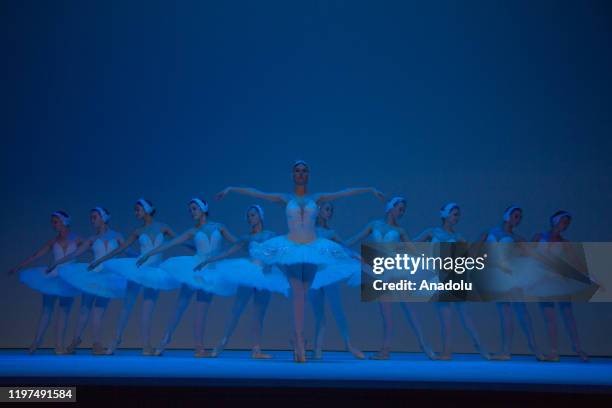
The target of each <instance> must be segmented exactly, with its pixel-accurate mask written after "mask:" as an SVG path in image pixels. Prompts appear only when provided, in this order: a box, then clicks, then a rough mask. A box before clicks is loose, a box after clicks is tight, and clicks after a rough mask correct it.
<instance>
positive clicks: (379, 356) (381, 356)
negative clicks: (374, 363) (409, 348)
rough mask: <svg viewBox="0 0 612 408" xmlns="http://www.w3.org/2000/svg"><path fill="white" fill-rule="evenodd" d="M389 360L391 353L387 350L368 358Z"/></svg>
mask: <svg viewBox="0 0 612 408" xmlns="http://www.w3.org/2000/svg"><path fill="white" fill-rule="evenodd" d="M389 358H391V352H390V351H389V349H382V350H380V351H379V352H378V353H376V354H373V355H371V356H370V357H369V359H370V360H388V359H389Z"/></svg>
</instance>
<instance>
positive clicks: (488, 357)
mask: <svg viewBox="0 0 612 408" xmlns="http://www.w3.org/2000/svg"><path fill="white" fill-rule="evenodd" d="M474 348H475V349H476V351H477V352H478V354H480V355H481V356H482V358H484V359H485V360H491V353H489V352H488V351H487V350H485V349H484V348H483V347H482V346H481V345H480V344H478V343H474Z"/></svg>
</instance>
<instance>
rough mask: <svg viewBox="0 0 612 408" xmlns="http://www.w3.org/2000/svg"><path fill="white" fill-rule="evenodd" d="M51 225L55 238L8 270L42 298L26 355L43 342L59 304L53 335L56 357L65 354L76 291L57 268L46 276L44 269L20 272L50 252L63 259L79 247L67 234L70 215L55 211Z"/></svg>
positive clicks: (75, 237)
mask: <svg viewBox="0 0 612 408" xmlns="http://www.w3.org/2000/svg"><path fill="white" fill-rule="evenodd" d="M51 226H52V227H53V229H54V230H55V232H56V236H55V237H53V238H52V239H51V240H49V241H47V243H45V244H44V245H43V246H42V247H41V248H40V249H38V251H36V252H35V253H34V254H33V255H32V256H30V257H28V258H26V259H25V260H23V261H22V262H21V263H20V264H19V265H17V266H16V267H15V268H13V269H11V270H10V271H9V275H12V274H14V273H17V272H19V271H21V272H20V274H19V278H20V280H21V282H22V283H24V284H26V285H27V286H29V287H30V288H32V289H34V290H36V291H38V292H40V293H41V295H42V309H41V311H40V317H39V318H38V328H37V329H36V335H35V337H34V341H33V342H32V345H31V346H30V347H29V348H28V353H29V354H33V353H34V352H35V351H36V349H37V348H38V347H39V346H40V344H41V343H42V341H43V339H44V336H45V333H46V331H47V328H48V327H49V324H50V323H51V318H52V317H53V314H54V311H55V305H56V303H57V304H59V314H58V321H57V323H56V324H57V326H56V333H55V334H56V335H55V354H58V355H59V354H65V353H66V350H65V348H64V339H65V337H66V329H67V327H68V317H69V316H70V310H71V309H72V304H73V302H74V297H75V296H77V295H78V294H79V291H78V290H77V289H76V288H74V287H73V286H71V285H69V284H68V283H67V282H66V281H64V280H63V279H62V278H61V277H60V276H59V274H58V272H57V269H53V270H52V271H50V272H49V273H46V270H47V268H46V267H38V268H29V269H25V270H22V269H23V268H25V267H27V266H28V265H30V264H32V263H33V262H35V261H37V260H38V259H40V258H42V257H44V256H45V255H47V254H48V253H49V252H51V253H53V258H54V259H55V260H58V259H61V258H63V257H64V256H65V255H68V254H70V253H72V252H74V251H76V249H77V247H78V246H79V245H80V244H81V238H80V237H79V236H78V235H76V234H74V233H72V232H71V231H70V216H69V215H68V214H67V213H66V212H64V211H55V212H54V213H52V214H51Z"/></svg>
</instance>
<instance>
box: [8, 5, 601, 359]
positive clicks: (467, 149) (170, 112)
mask: <svg viewBox="0 0 612 408" xmlns="http://www.w3.org/2000/svg"><path fill="white" fill-rule="evenodd" d="M0 8H1V9H2V12H1V13H0V15H1V17H0V19H2V23H1V24H0V27H1V28H0V30H1V33H2V35H1V36H0V38H1V40H0V41H2V44H3V47H2V48H3V56H4V58H3V64H2V68H0V69H2V71H3V75H2V77H3V79H4V81H3V86H2V99H3V106H2V107H3V109H2V110H3V113H4V114H3V115H2V117H3V120H2V121H1V125H0V126H1V128H2V134H3V135H4V138H5V139H4V140H5V142H4V144H3V147H2V149H1V151H0V155H1V158H2V160H0V163H1V164H0V165H1V166H2V172H1V177H2V179H1V183H2V184H1V187H2V191H3V194H2V195H3V199H2V200H1V204H0V206H1V211H0V214H1V218H2V224H1V225H2V230H1V231H0V248H1V250H0V251H1V257H0V269H1V270H2V271H8V270H9V269H10V268H11V267H12V266H14V265H16V264H17V263H18V262H19V261H20V260H22V259H23V258H25V257H26V256H28V255H30V254H31V253H32V252H33V251H34V250H36V249H37V248H38V247H39V246H40V245H42V244H43V243H44V242H45V241H47V240H48V239H50V238H51V237H52V236H53V231H52V230H51V228H50V225H49V214H50V213H51V212H52V211H53V210H56V209H65V210H66V211H68V212H70V214H71V215H72V218H73V220H74V222H73V225H74V227H73V228H74V231H75V232H77V233H79V234H81V235H82V236H87V235H89V234H91V233H92V231H91V227H90V225H89V220H88V214H89V212H88V210H89V209H90V208H91V207H92V206H94V205H103V206H105V207H106V208H108V209H109V210H110V211H111V213H112V221H111V225H112V226H113V227H114V228H116V229H118V230H119V231H122V232H123V233H124V234H128V233H129V231H130V230H131V229H133V228H135V227H137V226H138V223H137V220H136V219H135V218H134V214H133V205H134V202H135V200H136V199H138V198H139V197H146V198H148V199H150V200H151V201H153V203H154V204H155V206H156V207H157V209H158V215H157V218H158V219H159V220H162V221H164V222H167V223H168V224H170V225H171V226H172V227H173V228H174V229H175V230H177V231H181V230H184V229H186V228H188V227H189V226H190V225H191V220H190V217H189V214H188V211H187V201H188V200H189V199H190V198H191V197H193V196H196V195H197V196H200V197H203V198H205V199H207V200H209V202H210V204H211V218H212V219H213V220H217V221H220V222H223V223H225V224H226V225H227V226H228V228H229V229H230V230H231V231H232V232H233V233H235V234H244V233H246V232H247V227H248V226H247V224H246V222H245V217H244V215H245V210H246V207H247V205H249V204H251V203H254V202H256V201H254V200H251V199H247V198H244V197H240V196H233V195H230V196H228V197H227V198H226V199H225V200H223V201H221V202H214V201H213V199H212V197H213V195H214V193H216V192H218V191H219V190H221V189H222V188H223V187H225V186H228V185H233V186H253V187H257V188H260V189H262V190H267V191H289V189H290V188H291V176H290V171H291V165H292V163H293V161H294V160H296V159H304V160H306V161H308V162H309V163H310V166H311V184H310V187H311V190H312V191H325V190H335V189H339V188H344V187H348V186H375V187H377V188H379V189H380V190H382V191H384V192H385V193H387V194H389V195H396V194H401V195H404V196H405V197H406V198H407V203H408V205H407V213H406V215H405V217H404V218H403V220H402V222H403V226H404V227H405V228H406V230H407V231H408V232H409V234H410V235H412V236H414V235H416V234H417V233H419V232H420V231H421V230H423V229H424V228H426V227H430V226H435V225H438V223H439V222H440V220H439V218H438V210H439V208H440V206H441V205H443V204H444V203H446V202H448V201H456V202H458V203H460V205H461V208H462V219H461V223H460V224H459V226H458V227H459V230H460V231H461V232H462V234H463V235H464V236H466V237H467V238H468V239H470V240H474V239H477V238H478V237H479V236H480V234H481V233H482V232H483V231H485V230H486V229H487V228H490V227H492V226H495V225H497V224H498V223H499V222H500V220H501V215H502V213H503V210H504V209H505V207H507V206H508V205H510V204H513V203H518V204H520V205H521V206H523V207H524V220H523V223H522V224H521V226H520V227H519V229H518V231H519V233H520V234H522V235H524V236H526V237H528V238H530V237H531V236H533V234H535V233H536V232H538V231H541V230H543V229H546V228H547V227H548V217H549V216H550V215H551V214H552V213H553V212H554V211H556V210H558V209H561V208H562V209H566V210H568V211H571V212H572V213H573V214H574V218H573V223H572V225H571V227H570V230H569V231H568V233H567V236H568V237H569V238H571V239H572V240H577V241H610V240H612V223H611V222H610V220H611V219H612V217H611V214H612V190H611V188H610V186H611V185H612V183H611V179H610V175H611V174H612V160H610V153H611V152H612V141H611V138H610V135H612V122H611V120H610V115H609V113H610V106H611V102H612V101H611V96H612V79H611V76H610V72H612V61H611V59H610V58H611V57H610V48H609V46H610V43H611V40H612V34H611V32H610V27H612V25H611V15H612V14H611V12H610V11H611V10H610V4H609V2H606V1H581V2H572V1H567V2H566V1H537V2H529V1H513V2H490V1H463V2H456V1H448V2H447V1H435V2H405V1H384V2H372V1H303V2H286V1H267V2H248V1H230V2H203V1H181V2H178V4H174V2H159V1H147V2H137V1H130V2H125V1H105V2H79V1H63V2H62V1H53V2H46V1H39V2H20V1H4V2H2V5H0ZM259 204H262V205H263V207H264V209H265V211H266V215H267V218H266V228H268V229H272V230H274V231H277V232H279V233H284V232H285V231H286V225H285V219H284V210H283V208H282V206H280V205H278V204H270V203H262V202H259ZM383 211H384V210H383V204H382V203H380V202H378V201H376V200H375V199H374V198H373V197H370V196H363V197H357V198H348V199H343V200H341V201H338V202H337V205H336V212H335V215H334V219H333V220H332V226H333V227H334V228H335V229H336V230H337V231H338V232H339V233H340V235H341V236H342V237H349V236H351V235H353V234H355V233H356V232H358V231H359V229H360V228H362V227H363V226H364V225H365V224H366V223H367V222H368V221H370V220H373V219H375V218H377V217H381V216H382V215H383ZM343 295H344V304H345V308H346V312H347V315H348V321H349V324H350V328H351V330H352V332H353V337H354V343H355V344H356V345H357V346H359V347H362V348H364V349H366V350H367V349H370V350H371V349H376V348H378V347H379V345H380V342H381V337H382V328H381V319H380V317H379V313H378V307H377V305H376V304H365V303H361V302H360V300H359V292H358V291H357V290H354V289H346V288H345V289H344V290H343ZM175 298H176V293H168V294H163V295H162V296H161V299H160V302H159V304H158V308H157V310H156V313H155V320H156V324H155V328H154V338H155V339H159V338H160V337H161V335H162V332H163V330H164V327H165V323H166V321H167V319H168V317H169V316H170V314H171V313H172V312H173V307H174V302H175ZM40 302H41V298H40V295H39V294H37V293H36V292H34V291H32V290H31V289H29V288H27V287H25V286H23V285H22V284H20V283H19V281H18V278H17V277H16V276H11V277H7V275H6V274H5V273H4V272H3V275H2V278H1V285H0V327H1V328H2V335H1V336H0V347H26V346H27V345H29V343H30V342H31V340H32V337H33V334H34V330H35V326H36V319H37V316H38V313H39V308H40ZM231 302H232V300H231V299H221V298H219V299H217V300H215V302H214V303H213V305H212V307H211V309H210V313H209V322H208V326H207V330H206V343H207V344H211V345H212V344H213V343H215V342H216V341H217V340H218V339H219V338H220V336H221V333H222V329H223V324H224V323H225V321H226V320H227V318H228V316H229V311H230V308H231ZM119 307H120V304H119V302H117V301H114V302H112V305H111V308H110V310H109V313H108V314H107V317H106V320H105V333H106V334H105V340H107V341H110V339H111V338H112V334H113V329H114V324H115V321H116V318H117V314H118V311H119ZM414 307H415V308H416V310H417V312H418V314H419V316H420V318H421V320H422V323H423V326H424V329H425V334H426V336H427V338H428V339H429V340H430V341H431V342H432V343H433V344H434V345H435V348H436V349H439V326H438V321H437V317H436V313H435V308H434V306H433V305H432V304H418V305H415V306H414ZM529 307H530V311H531V314H532V317H533V319H534V324H535V326H536V329H537V335H538V340H539V341H540V342H541V343H542V344H543V345H545V344H546V337H545V336H544V334H545V331H544V327H543V322H542V318H541V315H540V311H539V309H538V308H537V306H535V305H530V306H529ZM469 308H470V310H471V311H472V313H473V315H474V319H475V321H476V324H477V326H478V328H479V330H480V331H481V333H482V336H483V339H484V342H485V344H486V345H487V347H488V348H490V349H492V350H495V349H497V348H498V347H499V327H498V319H497V312H496V310H495V307H494V306H493V305H492V304H473V305H470V306H469ZM575 309H576V314H577V320H578V328H579V331H580V334H581V336H582V337H583V343H584V347H585V349H586V350H587V351H589V352H591V353H593V354H599V355H612V343H611V342H610V341H609V339H610V338H611V337H612V306H611V305H609V304H577V305H576V306H575ZM289 310H290V306H289V303H288V302H287V300H284V299H282V298H280V297H274V298H273V301H272V304H271V307H270V311H269V316H268V319H267V322H266V330H265V338H264V347H267V348H286V347H288V338H289V336H290V333H291V331H290V320H289ZM192 313H193V311H192V310H191V309H190V310H189V312H188V314H187V315H186V316H185V318H184V319H183V322H182V324H181V326H180V327H179V331H178V332H177V335H176V336H175V339H174V342H173V343H172V346H176V347H191V346H192V335H191V326H192V321H193V315H192ZM396 313H397V314H398V315H397V324H396V327H397V332H396V336H395V343H394V344H395V346H394V347H395V348H396V349H397V350H417V349H418V347H417V342H416V339H415V338H414V336H413V335H412V334H411V332H410V331H409V330H408V325H407V324H406V323H405V321H404V320H403V319H402V318H401V316H400V312H399V310H398V311H396ZM138 314H139V307H137V308H136V309H135V311H134V314H133V315H132V321H131V322H130V326H129V328H128V332H127V335H126V338H125V339H124V343H123V345H124V346H127V347H138V346H139V345H140V343H139V336H138V324H137V319H138V317H137V316H138ZM309 317H310V316H309ZM75 318H76V308H75V309H74V310H73V315H72V319H73V321H74V319H75ZM328 320H329V324H328V326H329V331H328V332H329V336H328V341H327V347H328V348H330V349H340V348H341V346H342V342H341V340H340V337H339V336H338V333H337V331H336V328H335V326H334V324H333V320H332V318H331V316H328ZM73 323H74V322H73ZM311 323H312V320H311V319H309V320H308V321H307V326H308V327H309V328H311V327H312V324H311ZM249 324H250V319H249V316H248V315H245V316H244V317H243V321H242V322H241V325H240V327H239V329H238V332H237V333H236V335H235V336H234V338H233V339H232V342H231V343H230V345H229V346H230V347H233V348H248V347H250V336H249ZM454 324H455V325H456V327H455V329H456V330H455V338H456V340H455V342H456V344H457V346H456V349H457V351H466V352H471V351H472V347H471V345H470V342H469V339H468V337H467V335H466V334H465V333H464V331H463V330H461V328H460V325H459V323H458V321H455V323H454ZM559 325H560V329H561V328H562V327H563V326H562V323H561V322H559ZM71 326H72V325H71ZM515 330H516V335H515V339H514V341H515V343H516V344H515V345H514V350H515V351H517V352H521V351H522V352H527V346H526V342H525V339H524V337H523V336H522V333H520V331H519V329H518V327H517V328H516V329H515ZM311 333H312V330H309V334H308V337H309V338H312V334H311ZM52 337H53V336H52V334H51V333H49V334H48V335H47V341H46V344H47V345H52ZM560 339H561V341H562V343H561V344H562V346H563V347H562V349H561V351H562V352H568V351H569V341H568V340H567V339H566V337H565V336H564V335H563V332H561V333H560ZM87 341H88V339H85V342H86V344H87Z"/></svg>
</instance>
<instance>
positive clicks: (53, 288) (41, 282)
mask: <svg viewBox="0 0 612 408" xmlns="http://www.w3.org/2000/svg"><path fill="white" fill-rule="evenodd" d="M46 270H47V268H46V267H38V268H30V269H25V270H23V271H21V273H20V274H19V280H20V281H21V282H22V283H24V284H26V285H27V286H29V287H30V288H32V289H34V290H37V291H39V292H41V293H44V294H46V295H56V296H67V297H72V296H77V295H78V294H79V293H80V292H79V291H78V289H76V288H75V287H74V286H72V285H70V284H69V283H67V282H66V281H65V280H64V279H62V278H61V277H60V276H59V273H58V271H57V268H56V269H54V270H52V271H51V272H49V273H46Z"/></svg>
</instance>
